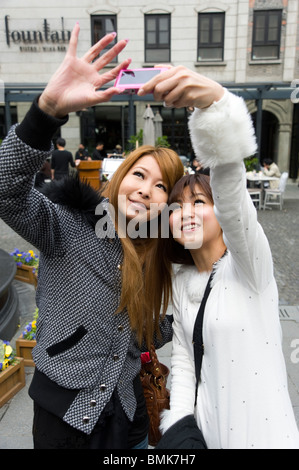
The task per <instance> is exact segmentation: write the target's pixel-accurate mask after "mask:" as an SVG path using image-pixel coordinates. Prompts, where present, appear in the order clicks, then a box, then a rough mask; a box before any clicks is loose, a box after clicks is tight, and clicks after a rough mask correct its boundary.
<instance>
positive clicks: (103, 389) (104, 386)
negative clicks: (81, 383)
mask: <svg viewBox="0 0 299 470" xmlns="http://www.w3.org/2000/svg"><path fill="white" fill-rule="evenodd" d="M106 388H107V387H106V385H105V384H102V385H100V390H101V392H105V390H106Z"/></svg>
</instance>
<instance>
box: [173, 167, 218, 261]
mask: <svg viewBox="0 0 299 470" xmlns="http://www.w3.org/2000/svg"><path fill="white" fill-rule="evenodd" d="M196 186H199V187H200V189H201V190H202V192H203V193H204V194H205V196H206V197H207V198H208V199H209V201H210V202H211V204H214V200H213V194H212V189H211V186H210V177H209V176H207V175H204V174H202V173H195V174H192V175H186V176H183V178H181V179H180V180H179V181H178V182H177V183H176V184H175V185H174V187H173V189H172V191H171V193H170V196H169V205H171V204H172V203H174V202H178V201H179V200H181V199H182V196H183V192H184V190H185V189H186V188H187V187H188V188H189V189H190V192H191V194H192V196H195V194H196ZM166 249H167V256H168V257H169V259H170V261H171V262H172V263H178V264H189V265H190V264H194V261H193V258H192V256H191V254H190V251H189V250H188V249H186V248H184V246H183V245H181V244H180V243H178V242H176V241H175V240H174V238H173V236H172V234H171V232H170V236H169V243H168V244H167V246H166Z"/></svg>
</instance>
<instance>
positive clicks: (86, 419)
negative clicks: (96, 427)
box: [83, 416, 90, 424]
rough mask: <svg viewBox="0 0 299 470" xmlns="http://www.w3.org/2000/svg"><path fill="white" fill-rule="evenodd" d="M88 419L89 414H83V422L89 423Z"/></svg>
mask: <svg viewBox="0 0 299 470" xmlns="http://www.w3.org/2000/svg"><path fill="white" fill-rule="evenodd" d="M89 420H90V418H89V416H84V417H83V423H84V424H88V423H89Z"/></svg>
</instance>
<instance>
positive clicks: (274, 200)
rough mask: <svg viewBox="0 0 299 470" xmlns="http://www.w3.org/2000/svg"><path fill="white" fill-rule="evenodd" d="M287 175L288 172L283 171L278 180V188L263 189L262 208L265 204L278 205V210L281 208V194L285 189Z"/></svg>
mask: <svg viewBox="0 0 299 470" xmlns="http://www.w3.org/2000/svg"><path fill="white" fill-rule="evenodd" d="M288 177H289V174H288V172H286V171H285V172H283V173H282V175H281V177H280V180H279V187H278V189H270V188H269V189H265V199H264V210H265V209H266V207H267V206H279V208H280V210H282V208H283V196H284V192H285V189H286V185H287V181H288Z"/></svg>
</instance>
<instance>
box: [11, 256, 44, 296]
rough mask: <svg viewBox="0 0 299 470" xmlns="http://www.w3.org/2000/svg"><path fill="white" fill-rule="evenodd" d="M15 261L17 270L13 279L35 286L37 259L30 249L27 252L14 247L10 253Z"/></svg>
mask: <svg viewBox="0 0 299 470" xmlns="http://www.w3.org/2000/svg"><path fill="white" fill-rule="evenodd" d="M10 254H11V256H12V257H13V259H14V260H15V262H16V263H17V272H16V275H15V279H17V280H18V281H22V282H27V283H29V284H32V285H34V287H36V286H37V271H38V263H39V259H38V256H37V255H36V254H34V252H33V251H32V250H29V251H28V252H25V251H19V250H18V249H15V250H14V251H13V252H12V253H10Z"/></svg>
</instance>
